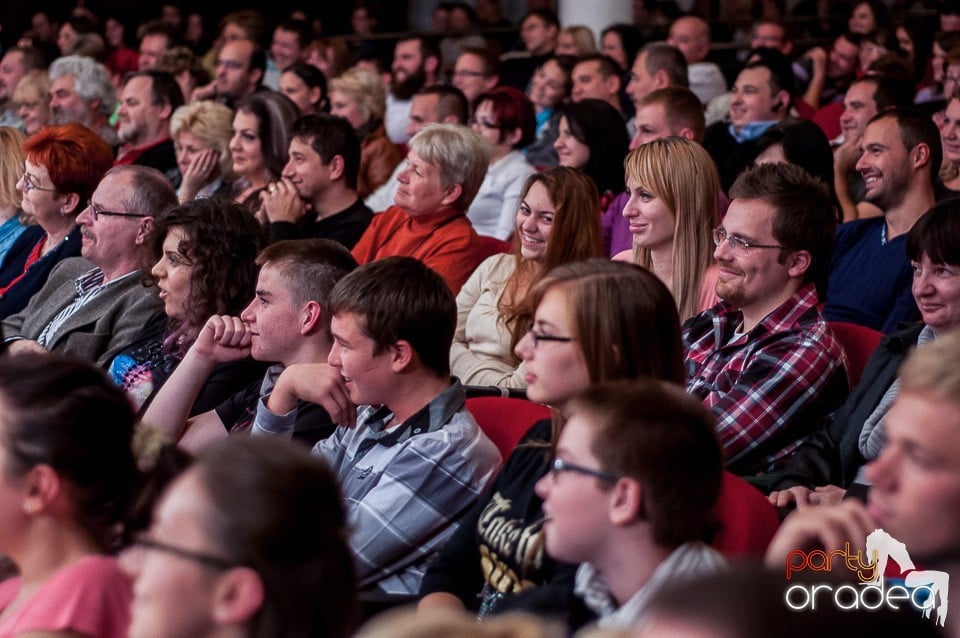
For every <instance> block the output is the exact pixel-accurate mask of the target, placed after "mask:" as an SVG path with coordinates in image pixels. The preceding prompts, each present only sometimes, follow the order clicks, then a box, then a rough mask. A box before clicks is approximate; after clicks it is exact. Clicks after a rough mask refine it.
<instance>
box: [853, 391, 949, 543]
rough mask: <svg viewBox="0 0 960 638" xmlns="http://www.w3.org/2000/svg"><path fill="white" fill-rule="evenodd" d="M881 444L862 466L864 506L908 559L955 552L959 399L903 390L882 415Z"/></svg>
mask: <svg viewBox="0 0 960 638" xmlns="http://www.w3.org/2000/svg"><path fill="white" fill-rule="evenodd" d="M884 427H885V428H886V433H887V443H886V446H885V447H884V448H883V451H882V452H881V453H880V456H879V457H877V459H876V460H875V461H874V462H873V463H871V464H870V465H869V466H867V478H868V479H870V481H871V482H872V483H873V487H872V488H871V490H870V496H869V500H868V509H869V511H870V514H871V515H872V516H873V518H874V520H875V521H876V522H877V525H878V527H882V528H883V529H884V530H885V531H887V532H888V533H890V534H891V535H893V536H894V537H895V538H896V539H897V540H899V541H900V542H902V543H904V544H906V546H907V550H908V551H909V552H910V556H911V557H913V558H914V560H924V558H925V557H926V558H927V559H928V560H929V559H930V558H934V559H935V558H936V557H938V556H943V555H945V554H951V555H954V556H955V555H956V553H957V551H958V550H960V509H958V508H957V503H960V403H958V399H957V398H956V397H954V399H953V400H952V401H946V400H943V399H937V398H934V397H931V396H927V395H925V394H923V393H916V392H903V393H901V394H900V395H899V396H898V397H897V398H896V400H895V401H894V403H893V406H892V407H891V408H890V411H889V412H888V413H887V416H886V418H885V419H884Z"/></svg>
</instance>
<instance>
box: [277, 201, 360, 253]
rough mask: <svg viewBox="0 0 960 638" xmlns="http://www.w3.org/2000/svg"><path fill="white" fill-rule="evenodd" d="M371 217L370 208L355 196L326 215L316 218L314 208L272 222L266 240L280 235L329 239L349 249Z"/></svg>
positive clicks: (283, 237) (280, 236)
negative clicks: (293, 219)
mask: <svg viewBox="0 0 960 638" xmlns="http://www.w3.org/2000/svg"><path fill="white" fill-rule="evenodd" d="M371 220H373V212H372V211H371V210H370V209H369V208H367V206H366V204H364V203H363V201H362V200H361V199H360V198H359V197H358V198H357V200H356V201H355V202H353V204H351V205H350V206H348V207H347V208H344V209H343V210H342V211H340V212H338V213H334V214H333V215H330V216H329V217H324V218H323V219H319V220H318V219H317V212H316V211H313V210H311V211H307V213H306V214H305V215H304V216H303V217H301V218H300V220H299V221H297V222H272V223H271V224H270V243H271V244H272V243H274V242H277V241H280V240H282V239H332V240H334V241H338V242H340V243H341V244H343V245H344V246H346V247H347V249H350V250H352V249H353V247H354V246H355V245H356V243H357V242H358V241H360V237H361V236H362V235H363V232H364V231H365V230H367V226H369V225H370V222H371Z"/></svg>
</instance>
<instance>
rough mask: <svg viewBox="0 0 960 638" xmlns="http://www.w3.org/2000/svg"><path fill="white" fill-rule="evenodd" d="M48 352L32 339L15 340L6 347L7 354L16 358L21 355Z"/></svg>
mask: <svg viewBox="0 0 960 638" xmlns="http://www.w3.org/2000/svg"><path fill="white" fill-rule="evenodd" d="M48 352H49V351H48V350H47V349H46V348H44V347H43V346H41V345H40V344H39V343H38V342H36V341H34V340H33V339H17V340H16V341H11V342H10V344H9V345H8V346H7V354H9V355H10V356H11V357H16V356H18V355H21V354H30V353H33V354H47V353H48Z"/></svg>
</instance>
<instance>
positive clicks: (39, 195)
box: [0, 124, 114, 319]
mask: <svg viewBox="0 0 960 638" xmlns="http://www.w3.org/2000/svg"><path fill="white" fill-rule="evenodd" d="M23 155H24V158H25V160H24V163H23V172H22V173H21V175H20V181H19V182H17V188H18V189H20V192H21V193H22V195H23V201H22V204H21V206H22V208H23V212H24V213H26V215H28V219H30V220H31V221H32V222H36V225H35V226H30V227H28V228H27V229H26V231H24V232H23V233H22V234H21V235H20V236H19V237H18V238H17V240H16V241H15V242H14V243H13V245H12V246H10V250H9V251H8V252H7V254H6V255H5V256H4V258H3V263H2V264H0V319H5V318H6V317H9V316H10V315H12V314H14V313H17V312H19V311H21V310H22V309H23V308H24V307H25V306H26V305H27V302H28V301H30V297H32V296H33V295H34V293H35V292H37V291H38V290H40V288H42V287H43V284H44V283H46V281H47V276H48V275H49V274H50V271H51V270H53V267H54V266H56V265H57V264H58V263H60V262H61V261H62V260H64V259H66V258H67V257H76V256H77V255H79V254H80V227H79V226H77V215H79V214H80V212H81V211H82V210H83V209H84V208H86V206H87V202H88V200H89V199H90V196H91V195H92V194H93V191H94V190H95V189H96V187H97V184H99V183H100V178H101V177H103V174H104V173H106V172H107V171H108V170H109V169H110V167H111V166H113V159H114V158H113V149H111V148H110V146H109V145H108V144H107V143H106V142H104V141H103V140H102V139H100V136H98V135H97V134H96V133H94V132H93V131H91V130H90V129H88V128H86V127H85V126H82V125H80V124H62V125H60V126H47V127H44V128H42V129H41V130H40V131H39V132H38V133H37V134H35V135H33V136H31V137H29V138H27V140H26V142H24V143H23Z"/></svg>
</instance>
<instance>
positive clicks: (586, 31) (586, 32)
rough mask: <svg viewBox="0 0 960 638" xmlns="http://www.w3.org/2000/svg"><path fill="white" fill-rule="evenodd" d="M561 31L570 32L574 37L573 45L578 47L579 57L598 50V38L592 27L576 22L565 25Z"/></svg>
mask: <svg viewBox="0 0 960 638" xmlns="http://www.w3.org/2000/svg"><path fill="white" fill-rule="evenodd" d="M560 33H569V34H570V36H571V37H572V38H573V45H574V46H575V47H577V57H583V56H585V55H591V54H593V53H596V52H597V38H596V36H594V35H593V31H591V30H590V27H585V26H583V25H582V24H574V25H571V26H569V27H564V28H563V30H562V31H560Z"/></svg>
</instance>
